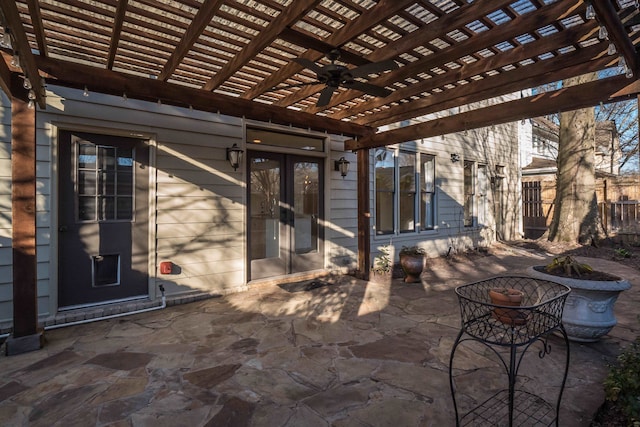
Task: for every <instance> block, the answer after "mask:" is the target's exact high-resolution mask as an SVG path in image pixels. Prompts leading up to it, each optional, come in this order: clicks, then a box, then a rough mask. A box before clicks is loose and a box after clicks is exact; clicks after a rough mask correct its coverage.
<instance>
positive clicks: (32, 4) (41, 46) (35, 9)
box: [27, 0, 49, 56]
mask: <svg viewBox="0 0 640 427" xmlns="http://www.w3.org/2000/svg"><path fill="white" fill-rule="evenodd" d="M27 6H28V7H29V16H31V26H32V27H33V33H34V34H35V36H36V43H37V44H38V50H39V51H40V55H42V56H48V55H49V51H48V48H47V43H46V42H45V34H44V26H43V25H42V13H40V2H39V1H38V0H27Z"/></svg>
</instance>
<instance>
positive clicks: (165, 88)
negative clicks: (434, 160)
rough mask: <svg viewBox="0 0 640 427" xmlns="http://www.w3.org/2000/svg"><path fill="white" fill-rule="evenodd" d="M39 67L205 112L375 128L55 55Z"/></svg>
mask: <svg viewBox="0 0 640 427" xmlns="http://www.w3.org/2000/svg"><path fill="white" fill-rule="evenodd" d="M38 66H39V67H40V69H41V70H42V71H44V72H45V73H46V78H47V79H48V80H50V81H51V82H52V83H55V84H59V85H62V86H69V87H75V88H78V89H81V88H83V87H84V86H87V87H88V88H89V89H90V90H92V91H95V92H101V93H106V94H110V95H116V96H122V95H123V94H126V95H127V97H129V98H132V99H142V100H146V101H153V102H155V101H157V100H158V99H160V100H162V102H164V103H166V104H173V105H178V106H183V107H188V106H192V107H193V108H196V109H198V110H201V111H209V112H213V113H217V112H219V113H221V114H226V115H229V116H233V117H245V118H248V119H253V120H260V121H263V122H273V123H280V124H285V125H293V126H297V127H300V128H303V129H308V128H310V129H315V130H320V131H327V132H331V133H335V134H344V135H353V136H364V135H369V134H371V133H373V132H374V129H372V128H370V127H368V126H363V125H359V124H356V123H350V122H344V121H340V120H333V119H329V118H326V117H320V116H315V115H312V114H308V113H302V112H300V111H295V110H292V109H288V108H281V107H274V106H272V105H266V104H261V103H259V102H254V101H250V100H247V99H241V98H235V97H232V96H227V95H222V94H218V93H212V92H207V91H204V90H202V89H196V88H188V87H185V86H181V85H178V84H173V83H167V82H163V81H161V80H156V79H149V78H146V77H139V76H133V75H130V74H124V73H120V72H117V71H113V70H106V69H99V68H96V67H91V66H88V65H82V64H76V63H70V62H65V61H60V60H56V59H53V58H40V57H39V58H38Z"/></svg>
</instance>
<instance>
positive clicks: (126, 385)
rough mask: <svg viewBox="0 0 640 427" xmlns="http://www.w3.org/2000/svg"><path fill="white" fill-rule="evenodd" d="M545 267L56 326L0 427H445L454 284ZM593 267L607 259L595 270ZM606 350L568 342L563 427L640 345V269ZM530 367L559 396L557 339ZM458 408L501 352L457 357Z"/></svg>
mask: <svg viewBox="0 0 640 427" xmlns="http://www.w3.org/2000/svg"><path fill="white" fill-rule="evenodd" d="M547 258H548V257H547V256H545V255H542V254H539V253H538V254H536V253H533V252H531V251H528V250H525V249H522V248H516V247H509V246H498V247H497V248H495V249H492V250H491V251H490V252H489V253H488V254H485V255H482V256H480V255H478V256H474V257H464V258H459V259H457V260H456V259H453V260H447V259H437V260H429V265H430V267H428V268H427V271H426V272H425V274H424V275H423V283H422V286H421V285H420V284H404V283H403V282H402V281H400V280H395V281H394V283H393V284H392V285H391V286H386V285H381V284H377V283H372V282H363V281H359V280H356V279H354V278H353V277H350V276H337V277H329V278H326V279H323V280H326V281H327V282H330V285H329V286H322V287H318V288H316V289H311V290H304V289H301V288H289V290H292V291H294V292H289V291H287V290H285V289H283V288H281V287H278V286H263V287H259V288H255V289H252V290H251V291H248V292H244V293H238V294H233V295H229V296H226V297H221V298H215V299H209V300H204V301H199V302H194V303H191V304H185V305H179V306H171V307H169V308H167V309H165V310H162V311H156V312H152V313H146V314H140V315H133V316H130V317H125V318H121V319H117V320H107V321H101V322H96V323H93V324H87V325H82V326H74V327H68V328H63V329H57V330H51V331H48V332H47V333H46V338H47V344H46V346H45V348H44V349H43V350H41V351H38V352H33V353H28V354H23V355H20V356H13V357H2V358H0V366H1V368H2V372H3V378H2V380H0V381H1V382H0V424H2V425H32V426H40V425H42V426H45V425H46V426H50V425H58V424H59V425H65V426H73V425H78V426H88V425H96V426H103V425H104V426H128V425H135V426H147V425H149V426H151V425H153V426H154V427H157V426H164V425H166V426H178V425H180V426H183V425H184V426H302V425H304V426H328V425H332V426H386V425H389V426H394V427H396V426H407V425H421V426H430V425H433V426H450V425H455V420H454V412H453V405H452V401H451V395H450V390H449V377H448V365H449V356H450V352H451V348H452V344H453V341H454V340H455V337H456V335H457V333H458V331H459V327H460V313H459V308H458V302H457V299H456V296H455V293H454V291H453V289H454V287H455V286H457V285H459V284H463V283H468V282H472V281H476V280H480V279H482V278H486V277H490V276H494V275H506V274H522V273H523V272H524V270H525V269H526V268H527V267H528V266H530V265H537V264H541V263H544V260H545V259H547ZM589 261H590V262H592V261H593V262H592V263H593V264H594V266H595V267H596V268H598V266H600V265H610V264H609V263H612V261H604V260H589ZM615 268H616V273H617V274H619V275H623V276H625V277H627V278H629V279H630V281H631V282H632V285H633V286H632V289H631V290H629V291H627V292H625V293H623V294H622V295H621V296H620V298H619V300H618V304H617V306H616V312H617V315H618V320H619V324H618V325H617V326H616V327H615V328H614V329H613V331H612V332H611V333H610V334H609V335H608V336H606V337H605V338H604V339H602V340H601V341H600V342H598V343H594V344H578V343H571V363H570V366H569V377H568V380H567V386H566V388H565V394H564V396H563V400H562V409H561V414H560V419H561V422H560V424H561V425H562V426H588V425H589V422H590V419H591V417H592V416H593V414H594V413H595V411H596V410H597V408H598V406H599V405H600V403H601V402H602V400H603V398H604V393H603V391H602V385H601V384H602V380H603V379H604V376H605V375H606V372H607V366H606V365H607V362H610V361H613V360H614V358H615V356H616V355H617V354H618V353H619V351H620V348H621V347H622V346H624V345H626V344H627V343H628V342H629V341H631V340H633V339H634V338H635V337H636V336H637V335H638V334H640V331H639V324H638V321H637V319H636V318H635V316H636V311H637V310H636V309H635V308H634V307H637V306H638V304H639V303H640V291H639V290H638V289H639V288H640V281H639V279H638V274H637V271H635V270H633V269H631V268H628V267H624V266H621V265H618V264H615ZM550 341H551V347H552V352H551V354H550V355H548V356H546V357H545V358H544V359H539V358H538V357H537V353H538V352H537V351H532V352H531V353H532V354H533V355H534V356H535V357H526V358H525V360H524V361H523V364H522V365H523V366H522V369H521V371H520V375H519V376H518V381H519V382H520V383H522V384H523V386H524V387H525V388H531V389H533V390H535V392H536V393H537V394H542V395H543V396H545V397H546V396H547V395H548V396H551V399H552V400H553V399H555V396H556V395H557V391H558V388H559V387H558V386H559V384H560V378H559V374H558V372H561V369H562V366H561V365H562V362H563V357H564V343H563V341H562V340H560V339H558V338H557V337H551V339H550ZM455 367H456V374H457V377H456V383H457V386H458V392H457V393H459V394H458V396H459V400H458V402H459V405H460V406H461V410H462V411H463V412H464V410H465V408H466V409H469V407H470V406H471V405H473V403H474V402H476V403H477V401H478V399H480V398H481V396H488V395H491V394H493V393H492V391H495V390H499V389H502V388H505V387H506V376H505V374H504V371H503V370H502V368H501V367H500V366H498V365H497V363H496V360H495V358H492V354H491V353H490V352H489V351H487V350H486V348H483V347H482V346H475V345H470V346H466V347H464V348H459V350H458V352H457V353H456V363H455Z"/></svg>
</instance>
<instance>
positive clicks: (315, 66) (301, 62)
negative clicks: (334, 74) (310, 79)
mask: <svg viewBox="0 0 640 427" xmlns="http://www.w3.org/2000/svg"><path fill="white" fill-rule="evenodd" d="M292 61H293V62H296V63H298V64H299V65H302V66H303V67H305V68H308V69H310V70H311V71H313V72H314V73H316V74H320V73H322V67H321V66H320V65H318V64H316V63H315V62H313V61H311V60H309V59H307V58H293V59H292Z"/></svg>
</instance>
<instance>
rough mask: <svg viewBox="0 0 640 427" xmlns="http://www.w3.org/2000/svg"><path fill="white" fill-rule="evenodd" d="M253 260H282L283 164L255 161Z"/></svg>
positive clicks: (253, 162)
mask: <svg viewBox="0 0 640 427" xmlns="http://www.w3.org/2000/svg"><path fill="white" fill-rule="evenodd" d="M249 168H250V169H249V170H250V180H251V181H250V184H249V185H250V188H251V201H250V204H251V212H250V215H251V259H252V260H255V259H263V258H277V257H279V256H280V162H279V161H277V160H273V159H268V158H263V157H256V158H252V159H251V163H250V165H249Z"/></svg>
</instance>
